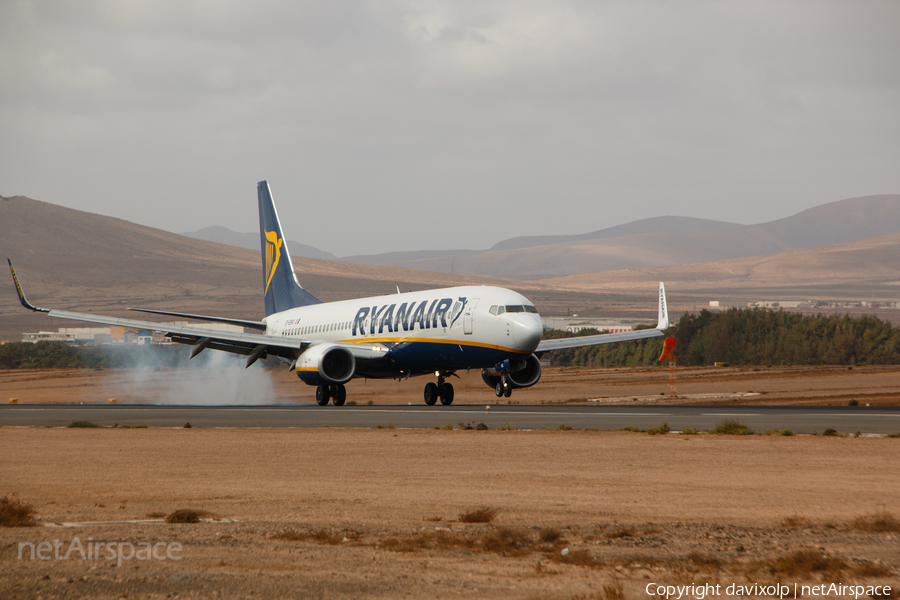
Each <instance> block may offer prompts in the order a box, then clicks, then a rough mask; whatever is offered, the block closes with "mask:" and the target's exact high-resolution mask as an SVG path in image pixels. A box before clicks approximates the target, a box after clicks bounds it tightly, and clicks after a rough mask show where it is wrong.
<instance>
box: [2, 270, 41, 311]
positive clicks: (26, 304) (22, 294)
mask: <svg viewBox="0 0 900 600" xmlns="http://www.w3.org/2000/svg"><path fill="white" fill-rule="evenodd" d="M6 262H8V263H9V272H10V273H12V278H13V282H15V284H16V293H18V294H19V302H21V303H22V306H24V307H25V308H27V309H28V310H33V311H35V312H50V310H49V309H47V308H38V307H37V306H35V305H33V304H32V303H31V302H29V301H28V300H27V299H26V298H25V292H23V291H22V286H21V285H19V278H18V277H16V270H15V269H13V266H12V261H11V260H9V259H8V258H7V259H6Z"/></svg>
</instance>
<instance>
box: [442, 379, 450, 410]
mask: <svg viewBox="0 0 900 600" xmlns="http://www.w3.org/2000/svg"><path fill="white" fill-rule="evenodd" d="M441 404H443V405H444V406H450V405H451V404H453V386H452V385H450V384H449V383H445V384H444V385H442V386H441Z"/></svg>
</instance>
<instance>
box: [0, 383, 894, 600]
mask: <svg viewBox="0 0 900 600" xmlns="http://www.w3.org/2000/svg"><path fill="white" fill-rule="evenodd" d="M224 371H230V369H225V370H224ZM251 371H253V369H251ZM898 371H900V370H898V369H897V368H894V367H856V368H854V369H852V370H848V369H847V368H846V367H843V368H829V367H803V368H799V367H797V368H795V367H790V368H788V367H771V368H718V369H716V368H704V369H683V370H679V372H678V383H677V386H678V387H677V391H678V393H679V395H680V396H681V398H680V399H678V400H669V399H667V398H666V397H665V396H660V393H664V392H665V391H666V390H667V387H668V375H667V371H666V369H663V368H646V369H599V368H598V369H579V368H555V367H551V368H548V369H546V371H545V375H544V379H543V380H542V383H541V384H540V385H538V386H535V388H532V389H531V390H517V392H516V393H515V394H514V395H513V397H512V398H510V399H509V401H511V402H522V403H538V404H539V403H569V402H586V401H588V400H591V399H594V400H597V399H601V400H602V401H605V402H635V400H633V398H635V397H637V398H639V400H638V402H645V403H646V402H651V401H652V402H669V401H681V402H685V401H690V396H692V395H705V396H704V400H703V401H704V402H705V403H709V402H710V399H709V394H713V395H715V394H716V393H720V394H721V396H722V398H721V400H720V401H721V402H723V403H728V402H733V400H731V399H730V395H731V394H733V393H735V392H759V393H761V395H760V396H757V397H755V398H760V402H766V403H775V404H779V403H783V404H828V403H832V404H846V403H847V401H848V399H849V398H851V397H852V398H855V399H858V401H859V402H860V403H864V402H866V403H872V404H873V405H874V404H877V403H882V404H896V403H897V399H898V397H900V383H898V382H900V377H898V375H900V372H898ZM244 375H245V376H246V375H247V373H244ZM198 376H199V377H209V378H210V380H211V381H214V380H219V381H222V380H224V381H226V382H231V381H234V380H233V379H231V377H232V375H231V374H230V373H228V372H223V371H222V370H218V371H217V370H212V371H200V372H199V373H191V372H189V371H188V370H184V369H177V370H168V371H167V370H160V371H155V370H154V371H146V370H142V371H128V370H108V371H27V370H20V371H6V372H2V373H0V385H2V390H3V396H10V397H12V396H13V395H16V396H17V397H18V399H19V402H21V403H35V402H39V403H48V402H108V398H110V397H116V398H117V401H118V402H171V401H178V400H179V399H180V400H181V401H184V400H185V398H184V396H180V395H179V394H183V393H184V391H185V390H187V389H189V388H191V389H192V388H194V387H195V386H196V384H197V382H198V380H197V377H198ZM253 377H256V378H262V380H268V381H270V387H269V388H266V393H267V394H269V396H267V398H269V397H270V398H271V401H275V402H279V403H290V402H297V403H308V402H312V388H307V387H306V386H303V385H300V384H299V382H297V381H296V378H295V377H293V376H292V375H290V374H289V373H286V372H284V371H267V370H265V369H262V368H260V369H259V370H258V371H256V373H255V375H253ZM254 381H256V380H254ZM423 383H424V380H422V379H412V380H409V381H403V382H395V381H388V382H375V381H369V382H366V383H363V382H359V383H356V382H354V383H353V385H352V386H350V390H349V391H350V393H351V396H350V397H351V398H354V399H355V401H357V402H359V403H367V402H369V401H372V402H373V403H394V404H396V403H404V404H405V403H406V402H415V403H419V402H421V398H420V395H421V387H422V385H423ZM254 385H256V383H254ZM456 385H457V390H458V392H457V400H456V402H462V403H479V404H480V403H483V402H484V398H490V399H491V401H492V402H496V401H497V399H496V398H495V397H493V395H492V394H491V391H490V390H489V389H488V388H487V387H486V386H484V384H483V383H482V382H481V380H480V377H478V376H477V375H475V374H473V375H472V376H470V377H469V378H468V379H467V378H465V377H463V378H462V379H461V380H460V381H459V382H457V384H456ZM229 387H233V386H232V385H231V384H229ZM246 393H247V392H240V393H239V394H238V396H242V395H245V394H246ZM234 400H235V401H246V400H247V398H246V397H243V396H242V397H241V398H238V397H235V398H234ZM504 401H505V399H504ZM745 401H746V399H745ZM2 496H9V497H10V498H14V499H15V500H16V501H18V502H22V503H25V504H29V505H31V506H33V507H34V509H35V511H36V514H37V518H38V525H39V526H38V527H28V528H0V597H3V598H38V597H40V598H81V597H85V598H123V597H124V598H167V597H169V598H175V597H187V598H207V597H218V598H253V597H257V598H281V597H284V598H363V597H365V598H370V597H371V598H420V597H421V598H451V597H452V598H526V599H527V598H532V599H548V600H552V599H557V598H558V599H574V598H597V599H599V600H622V599H624V598H627V599H639V598H647V599H648V600H650V596H648V594H647V591H646V586H647V584H650V583H656V584H660V585H688V584H693V583H697V584H700V583H708V584H712V585H715V584H721V585H722V588H720V597H728V596H727V595H726V594H725V590H726V586H727V585H730V584H733V583H734V584H740V585H752V584H754V583H760V584H763V583H774V582H779V583H781V584H785V585H789V586H793V585H794V583H797V584H800V585H802V584H804V583H805V584H808V585H812V584H819V583H828V584H830V583H843V584H844V585H849V584H851V583H852V584H857V583H859V584H862V585H881V586H883V585H889V586H892V587H893V589H894V590H895V591H894V592H892V593H893V597H896V590H897V589H898V587H900V577H898V575H900V543H898V542H900V523H898V522H897V518H898V517H900V440H898V439H895V438H883V437H882V438H876V437H861V438H852V437H845V438H829V437H821V436H793V437H781V436H766V435H762V436H717V435H709V434H700V435H679V434H668V435H661V436H650V435H648V434H645V433H630V432H591V431H515V430H513V431H497V430H492V431H462V430H453V431H441V430H405V429H393V428H391V427H386V428H383V429H334V428H331V429H299V430H298V429H290V430H288V429H284V430H282V429H271V430H270V429H265V430H263V429H234V430H232V429H196V428H194V429H183V428H178V429H164V428H149V429H142V428H131V429H121V428H119V429H110V428H106V429H67V428H13V427H4V428H2V429H0V497H2ZM482 507H487V508H489V509H492V511H494V515H493V518H492V519H490V522H486V523H465V522H462V520H463V517H464V516H465V513H469V512H473V511H476V512H477V509H480V508H482ZM183 508H186V509H192V510H197V511H201V513H200V515H201V516H203V517H204V519H203V520H201V522H199V523H195V524H166V523H164V522H163V519H162V517H163V516H165V515H168V514H171V513H172V512H173V511H175V510H177V509H183ZM490 513H491V511H487V516H490ZM75 538H78V540H79V541H80V542H81V543H82V544H83V545H85V546H87V544H88V542H89V541H91V542H92V543H101V542H102V543H114V544H124V545H126V547H127V544H133V545H134V547H136V548H139V547H140V544H141V543H150V544H160V543H162V544H166V545H171V544H173V543H178V544H181V548H182V549H181V552H180V553H176V555H177V556H178V557H179V559H178V560H175V559H165V560H138V559H137V558H131V559H125V560H123V561H122V564H121V565H117V562H118V561H117V560H114V559H113V560H111V559H108V558H105V557H104V558H99V559H82V558H81V557H80V556H79V555H78V554H77V552H73V554H72V555H71V557H70V558H69V559H68V560H55V559H52V558H51V560H38V559H35V560H31V558H30V555H29V550H28V546H24V547H23V548H24V550H23V552H24V555H23V558H21V559H20V558H19V556H18V554H19V547H20V544H23V543H25V544H27V543H33V544H38V543H40V542H50V543H53V542H54V541H55V540H59V542H60V547H61V548H62V549H63V554H64V553H65V551H66V549H67V548H70V547H71V544H72V543H73V542H74V540H75ZM166 547H169V546H166ZM126 555H127V553H126ZM870 591H872V592H873V593H874V590H870ZM882 591H883V590H882ZM751 595H753V594H751ZM806 595H807V597H810V598H812V597H815V596H812V595H810V594H806ZM832 596H834V594H832ZM843 597H847V596H846V594H843ZM850 597H852V595H851V596H850ZM875 597H884V596H883V595H878V594H876V595H875ZM653 600H655V598H654V599H653Z"/></svg>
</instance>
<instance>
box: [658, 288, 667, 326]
mask: <svg viewBox="0 0 900 600" xmlns="http://www.w3.org/2000/svg"><path fill="white" fill-rule="evenodd" d="M656 328H657V329H659V330H660V331H665V330H666V329H668V328H669V308H668V307H667V306H666V286H665V284H663V282H662V281H660V282H659V316H658V318H657V321H656Z"/></svg>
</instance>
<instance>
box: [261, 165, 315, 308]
mask: <svg viewBox="0 0 900 600" xmlns="http://www.w3.org/2000/svg"><path fill="white" fill-rule="evenodd" d="M256 193H257V195H258V196H259V238H260V244H261V246H262V264H263V289H264V290H265V296H266V316H269V315H271V314H272V313H276V312H281V311H283V310H288V309H289V308H296V307H298V306H307V305H310V304H320V303H321V300H319V299H318V298H316V297H315V296H313V295H312V294H310V293H309V292H307V291H306V290H304V289H303V288H302V287H300V284H299V283H297V278H296V277H295V276H294V265H293V264H292V263H291V255H290V254H289V253H288V248H287V243H286V242H285V239H284V233H283V232H282V231H281V221H279V219H278V212H277V211H276V210H275V202H274V201H273V200H272V191H271V190H270V189H269V184H268V182H266V181H260V182H259V183H258V184H257V186H256Z"/></svg>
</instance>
